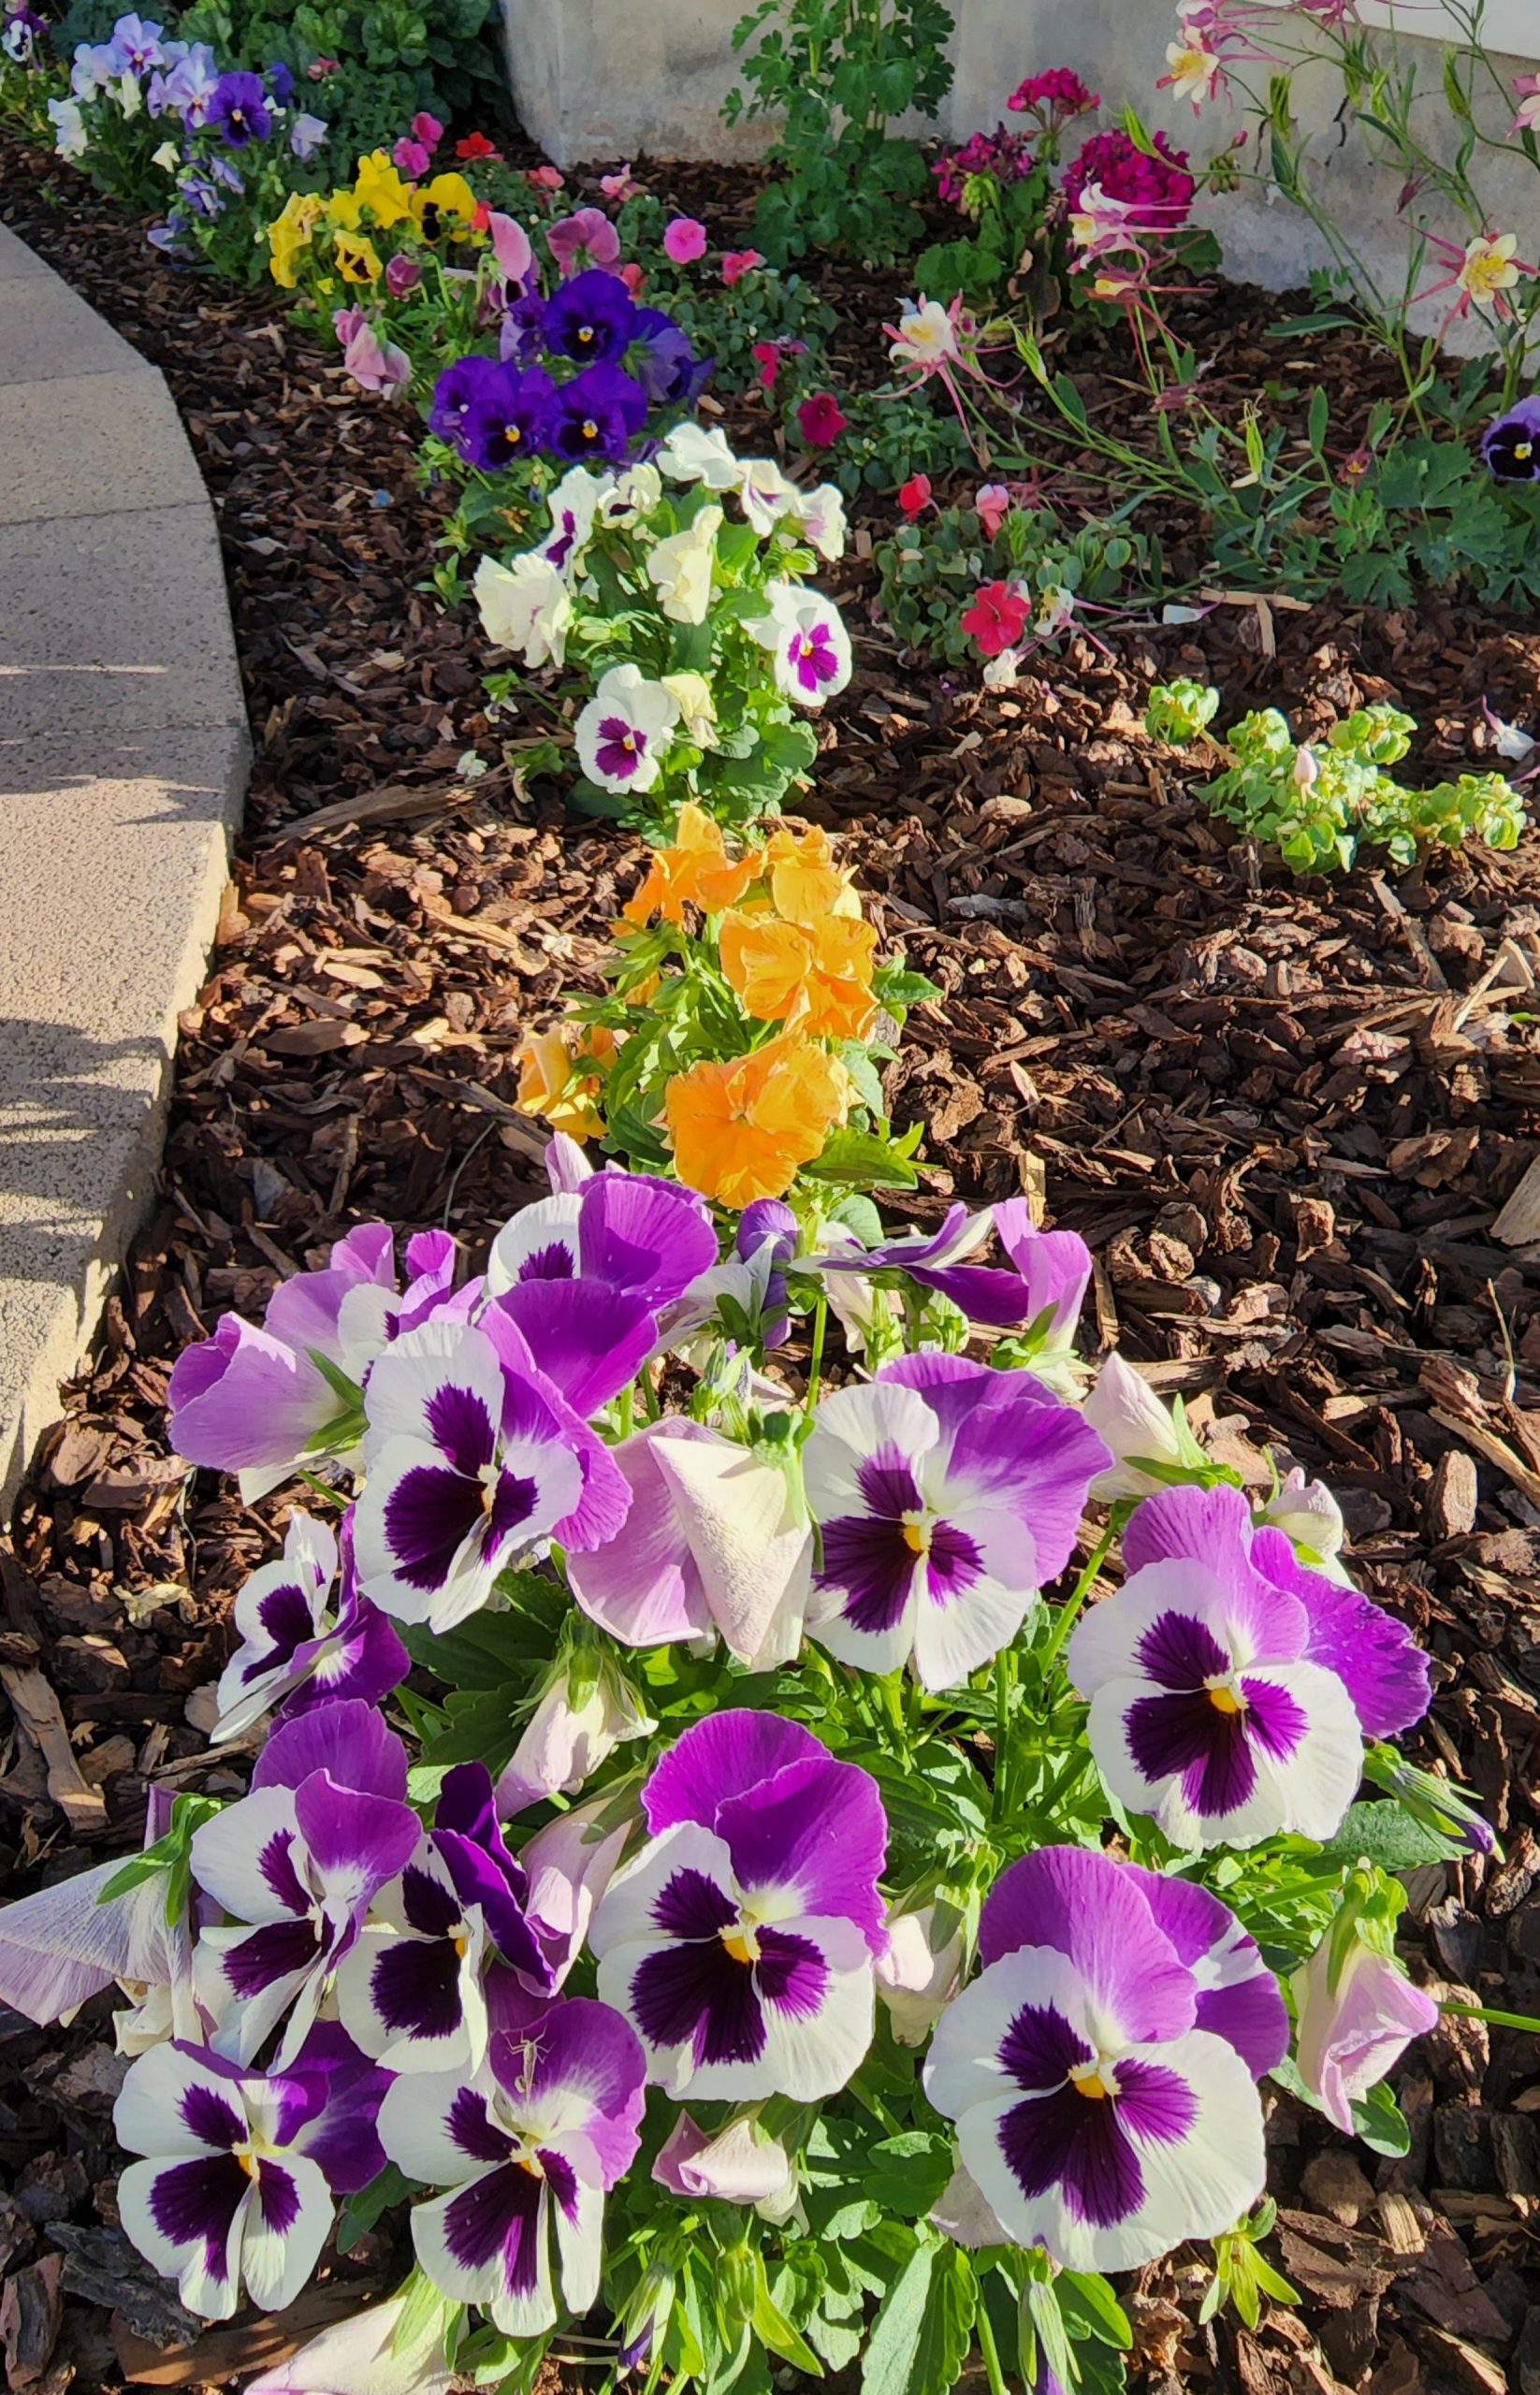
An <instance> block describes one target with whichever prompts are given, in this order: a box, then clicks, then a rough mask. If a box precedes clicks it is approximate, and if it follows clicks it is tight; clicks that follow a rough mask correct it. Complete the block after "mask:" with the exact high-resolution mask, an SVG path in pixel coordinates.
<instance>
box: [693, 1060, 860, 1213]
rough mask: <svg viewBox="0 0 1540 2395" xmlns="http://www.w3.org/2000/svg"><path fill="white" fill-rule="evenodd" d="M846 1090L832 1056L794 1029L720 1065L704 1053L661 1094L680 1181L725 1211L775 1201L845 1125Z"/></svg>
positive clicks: (839, 1066) (846, 1080)
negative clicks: (837, 1127) (764, 1200)
mask: <svg viewBox="0 0 1540 2395" xmlns="http://www.w3.org/2000/svg"><path fill="white" fill-rule="evenodd" d="M849 1110H850V1076H849V1074H848V1073H847V1072H846V1069H845V1067H844V1066H843V1065H842V1064H841V1063H840V1061H839V1059H838V1058H837V1057H835V1056H830V1055H828V1054H827V1053H826V1052H824V1050H823V1049H821V1048H820V1047H819V1046H817V1044H816V1043H815V1042H814V1041H813V1040H811V1039H808V1038H806V1037H805V1036H804V1035H803V1034H802V1033H801V1032H795V1031H787V1032H782V1033H780V1034H779V1035H778V1036H777V1038H774V1039H770V1040H767V1041H766V1042H765V1044H764V1046H763V1048H756V1049H755V1050H754V1051H753V1052H752V1053H751V1054H749V1055H748V1056H735V1057H731V1058H729V1059H727V1060H726V1061H725V1062H722V1063H718V1062H717V1061H716V1060H715V1059H714V1058H712V1057H703V1058H702V1059H701V1061H700V1063H699V1064H697V1065H691V1066H690V1068H689V1070H688V1071H687V1072H683V1073H676V1074H675V1076H674V1079H673V1080H672V1081H670V1082H669V1085H668V1089H667V1091H666V1093H665V1095H664V1098H663V1111H664V1115H665V1117H666V1119H667V1123H668V1135H669V1139H670V1143H671V1144H672V1146H673V1150H674V1161H675V1165H676V1169H677V1171H678V1174H679V1177H680V1179H681V1180H682V1181H685V1182H688V1183H689V1184H690V1188H691V1189H698V1190H699V1191H700V1192H701V1194H702V1196H703V1197H705V1198H712V1199H719V1200H720V1202H721V1203H722V1204H723V1205H725V1206H734V1207H743V1206H747V1205H748V1204H749V1203H750V1202H751V1200H752V1199H754V1198H783V1197H784V1196H785V1195H786V1192H787V1191H788V1189H790V1187H791V1186H792V1182H793V1181H794V1180H795V1178H796V1174H797V1168H798V1167H799V1166H800V1165H805V1164H811V1162H812V1160H813V1158H814V1157H815V1156H816V1155H818V1154H820V1153H821V1150H822V1147H823V1143H824V1141H825V1139H827V1138H828V1136H829V1134H830V1132H831V1131H832V1130H833V1129H834V1128H835V1125H836V1124H839V1123H843V1122H844V1120H845V1117H846V1115H847V1113H848V1112H849Z"/></svg>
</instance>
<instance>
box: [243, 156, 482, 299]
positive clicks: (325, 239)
mask: <svg viewBox="0 0 1540 2395" xmlns="http://www.w3.org/2000/svg"><path fill="white" fill-rule="evenodd" d="M485 217H486V210H485V208H484V207H483V205H482V203H480V202H479V201H478V200H477V198H476V195H475V193H474V192H473V191H472V188H471V186H470V184H469V183H468V182H467V181H466V180H465V177H464V176H463V175H457V174H443V175H434V176H433V177H432V178H431V180H430V181H427V182H408V181H406V179H405V177H404V176H403V175H402V174H401V171H400V167H397V166H396V165H395V164H394V162H393V161H392V159H391V158H390V157H389V155H388V154H387V152H385V151H384V150H374V151H371V152H370V155H369V156H368V157H367V158H360V159H359V161H358V171H357V174H356V176H355V178H354V180H353V181H352V182H351V183H342V184H340V185H339V186H338V188H337V189H336V190H335V191H334V192H332V193H331V194H330V195H329V196H327V197H326V198H323V197H322V196H320V195H319V194H318V193H316V192H291V193H290V194H289V196H288V198H287V199H286V200H285V201H284V203H283V213H282V214H281V215H279V216H276V217H275V218H274V219H273V221H272V223H271V224H270V225H269V226H268V228H267V236H268V250H269V271H270V273H271V275H272V279H273V281H274V282H275V283H280V284H282V286H283V289H284V290H285V291H293V290H295V289H296V288H297V287H298V282H299V273H300V268H301V265H302V264H303V263H304V262H305V261H306V260H307V259H309V260H311V261H312V262H313V263H314V264H316V265H317V266H319V267H323V268H324V265H325V264H326V263H327V262H329V264H330V265H331V266H332V267H333V268H335V270H336V273H337V274H338V275H339V276H340V277H341V281H342V282H343V283H378V282H379V280H380V277H381V276H382V275H383V274H384V272H385V259H384V258H382V256H381V254H380V251H379V249H378V247H377V246H376V242H375V239H374V237H375V235H377V234H381V233H392V234H394V235H395V236H396V239H395V240H392V241H391V242H390V243H388V244H387V247H388V248H389V249H390V250H391V251H394V250H395V249H396V248H397V247H398V246H399V244H400V241H401V240H402V239H403V238H404V239H405V240H409V241H410V240H421V241H426V242H429V243H432V242H435V241H439V240H443V239H444V238H445V237H448V238H450V239H453V240H467V239H471V238H473V237H474V236H476V235H477V234H478V233H479V232H480V231H481V229H482V225H481V224H478V222H477V220H478V218H479V219H481V220H482V223H484V222H485ZM317 287H318V288H319V289H321V290H323V291H325V290H327V289H329V287H330V283H329V279H322V280H320V281H319V283H318V286H317Z"/></svg>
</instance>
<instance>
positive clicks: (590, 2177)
mask: <svg viewBox="0 0 1540 2395" xmlns="http://www.w3.org/2000/svg"><path fill="white" fill-rule="evenodd" d="M644 2075H645V2067H644V2063H643V2057H642V2050H641V2048H640V2046H639V2045H638V2044H637V2041H636V2038H635V2036H634V2034H633V2032H632V2029H631V2028H630V2027H629V2026H628V2025H627V2024H626V2023H625V2022H624V2021H623V2020H621V2018H620V2017H619V2015H618V2014H617V2013H616V2012H613V2011H611V2010H610V2009H609V2007H608V2006H607V2005H603V2004H595V2003H593V2002H591V2001H589V2000H588V1999H587V1998H585V1997H581V1996H577V1997H573V1998H570V1999H567V2000H564V2001H562V2002H561V2003H559V2004H556V2005H553V2006H552V2007H551V2008H550V2010H548V2011H546V2012H545V2013H544V2014H542V2015H541V2016H540V2017H539V2018H538V2020H537V2021H536V2022H535V2023H534V2024H533V2025H532V2026H531V2027H530V2030H529V2031H528V2032H527V2033H526V2034H524V2035H522V2036H520V2035H517V2034H514V2035H508V2034H502V2033H499V2034H497V2035H494V2037H493V2039H492V2041H491V2045H490V2048H489V2051H488V2054H487V2060H486V2062H485V2063H484V2064H483V2066H482V2068H481V2069H480V2070H479V2071H476V2072H475V2073H473V2074H463V2075H462V2074H461V2073H459V2072H455V2071H449V2072H443V2073H435V2074H434V2075H433V2076H432V2077H431V2078H416V2077H414V2078H410V2079H399V2080H398V2081H397V2082H396V2084H395V2086H394V2087H393V2088H392V2089H391V2090H390V2092H389V2094H388V2095H387V2096H386V2097H385V2102H384V2104H383V2106H382V2107H381V2111H380V2137H381V2141H382V2143H383V2144H384V2147H385V2153H386V2154H387V2155H388V2156H389V2157H390V2159H391V2161H392V2162H394V2163H395V2164H396V2165H397V2167H398V2168H399V2169H400V2170H404V2171H405V2172H406V2174H407V2176H408V2178H411V2179H417V2180H421V2181H423V2182H424V2183H425V2184H426V2185H429V2186H437V2187H445V2188H447V2189H448V2190H449V2191H450V2192H449V2193H447V2194H445V2195H443V2196H441V2197H439V2198H438V2199H437V2200H436V2201H434V2202H432V2203H425V2204H418V2205H417V2206H416V2207H415V2208H414V2211H413V2214H412V2241H413V2243H414V2247H415V2249H416V2255H417V2259H418V2261H419V2262H420V2263H421V2265H422V2268H423V2270H424V2271H425V2272H427V2274H428V2276H429V2278H430V2279H431V2280H432V2282H433V2285H434V2286H436V2287H438V2288H439V2290H440V2292H441V2293H442V2294H444V2295H446V2296H448V2297H450V2298H451V2300H452V2301H457V2302H460V2303H481V2304H485V2305H486V2306H487V2310H488V2311H489V2312H490V2313H491V2315H492V2318H493V2320H494V2321H495V2322H496V2323H497V2326H498V2327H499V2328H500V2329H501V2330H502V2331H503V2332H504V2334H505V2335H508V2336H515V2337H532V2336H538V2335H539V2334H540V2332H541V2331H542V2330H545V2329H548V2328H549V2327H550V2326H551V2324H552V2322H553V2321H554V2320H555V2318H556V2316H557V2299H556V2285H557V2277H558V2272H559V2278H560V2286H561V2296H562V2300H563V2301H564V2303H565V2305H566V2308H567V2310H568V2311H569V2312H572V2313H574V2314H576V2315H582V2314H583V2313H585V2312H587V2311H588V2309H589V2307H590V2306H591V2305H592V2304H593V2303H594V2302H595V2301H597V2300H598V2295H599V2276H600V2263H601V2253H602V2232H603V2203H604V2196H605V2193H606V2191H607V2190H608V2189H609V2188H611V2187H613V2186H614V2185H615V2183H616V2181H617V2179H618V2178H619V2177H620V2176H621V2175H622V2173H623V2172H624V2171H625V2170H627V2169H628V2167H629V2166H630V2164H631V2161H632V2157H633V2156H634V2155H635V2152H636V2145H637V2126H638V2123H639V2122H640V2120H641V2117H642V2110H643V2105H644V2101H645V2095H644V2086H643V2081H644ZM553 2245H554V2248H555V2251H554V2254H553V2251H552V2248H553Z"/></svg>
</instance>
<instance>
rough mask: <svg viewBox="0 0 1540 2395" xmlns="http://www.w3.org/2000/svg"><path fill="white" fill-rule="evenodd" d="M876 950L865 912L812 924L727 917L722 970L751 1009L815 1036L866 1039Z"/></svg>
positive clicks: (765, 1018) (873, 1007) (764, 1018)
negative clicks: (865, 918) (873, 960)
mask: <svg viewBox="0 0 1540 2395" xmlns="http://www.w3.org/2000/svg"><path fill="white" fill-rule="evenodd" d="M876 948H877V934H876V932H875V931H874V930H873V928H872V926H871V924H870V923H864V922H862V921H861V918H860V917H859V915H858V916H857V917H856V918H855V920H854V922H851V920H850V917H849V916H847V915H826V916H824V917H823V919H822V920H821V922H817V923H815V924H813V925H812V926H811V927H807V926H805V925H804V924H802V923H783V922H777V921H776V920H775V919H774V918H773V917H769V916H754V915H748V914H731V915H727V916H725V917H724V918H723V921H722V928H721V960H722V971H723V972H724V974H725V975H726V976H727V980H728V983H729V985H730V987H731V988H732V989H733V990H734V992H735V994H737V996H738V997H739V998H740V999H741V1000H742V1002H743V1005H744V1008H745V1009H746V1010H747V1012H748V1013H749V1014H751V1015H754V1016H756V1017H757V1018H758V1020H759V1021H760V1022H761V1023H788V1024H792V1025H794V1026H795V1028H796V1029H797V1030H799V1031H804V1032H806V1033H808V1034H810V1035H811V1037H812V1038H815V1039H860V1038H862V1037H863V1036H864V1033H865V1032H866V1031H867V1030H868V1029H869V1028H870V1026H871V1020H872V1017H873V1015H874V1014H875V1013H876V1011H877V1002H876V1000H875V999H874V997H873V996H872V959H873V955H874V953H875V951H876Z"/></svg>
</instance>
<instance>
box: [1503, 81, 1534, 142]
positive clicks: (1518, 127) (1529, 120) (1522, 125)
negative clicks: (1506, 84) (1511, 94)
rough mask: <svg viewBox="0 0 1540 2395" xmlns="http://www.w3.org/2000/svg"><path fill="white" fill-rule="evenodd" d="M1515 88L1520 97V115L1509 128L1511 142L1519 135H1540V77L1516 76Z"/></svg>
mask: <svg viewBox="0 0 1540 2395" xmlns="http://www.w3.org/2000/svg"><path fill="white" fill-rule="evenodd" d="M1513 88H1514V90H1515V92H1516V93H1517V94H1518V115H1517V116H1516V117H1515V118H1514V121H1513V123H1511V124H1510V125H1509V127H1508V138H1509V140H1510V141H1511V140H1512V139H1513V138H1514V137H1515V136H1516V135H1517V134H1520V133H1540V75H1516V76H1515V77H1514V79H1513Z"/></svg>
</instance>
